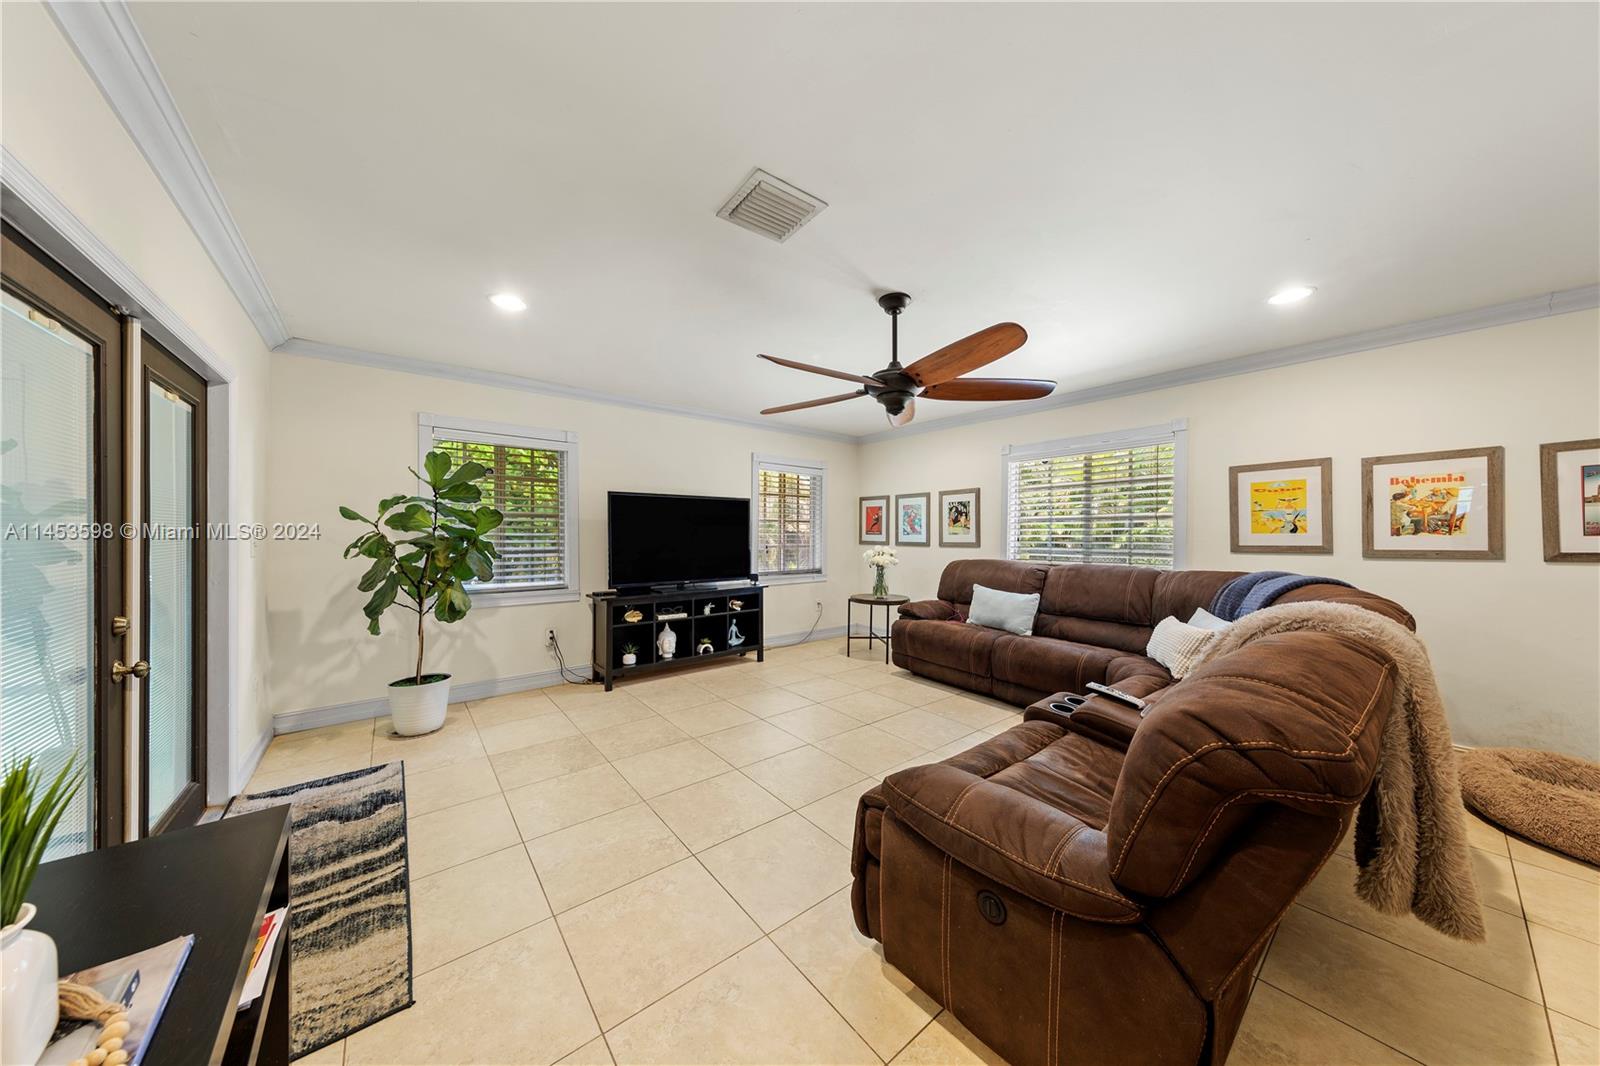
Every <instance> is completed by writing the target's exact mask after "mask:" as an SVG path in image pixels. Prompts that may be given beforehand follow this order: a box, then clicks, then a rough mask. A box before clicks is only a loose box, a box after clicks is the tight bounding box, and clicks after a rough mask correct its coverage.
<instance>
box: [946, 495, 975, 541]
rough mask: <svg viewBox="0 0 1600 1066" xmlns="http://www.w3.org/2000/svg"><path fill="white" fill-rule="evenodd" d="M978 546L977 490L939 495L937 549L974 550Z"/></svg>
mask: <svg viewBox="0 0 1600 1066" xmlns="http://www.w3.org/2000/svg"><path fill="white" fill-rule="evenodd" d="M979 544H980V541H979V537H978V490H977V489H952V490H951V491H949V492H941V493H939V547H941V548H976V547H978V546H979Z"/></svg>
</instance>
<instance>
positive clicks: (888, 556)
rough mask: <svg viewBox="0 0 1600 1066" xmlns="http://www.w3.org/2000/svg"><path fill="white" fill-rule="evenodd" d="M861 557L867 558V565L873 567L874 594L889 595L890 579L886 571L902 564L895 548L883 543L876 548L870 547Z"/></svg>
mask: <svg viewBox="0 0 1600 1066" xmlns="http://www.w3.org/2000/svg"><path fill="white" fill-rule="evenodd" d="M861 558H863V559H865V560H866V561H867V565H868V566H870V567H872V594H873V595H874V596H887V595H889V579H888V577H887V576H886V573H885V572H886V571H887V570H888V569H889V567H891V566H898V565H899V564H900V559H899V557H898V556H897V555H895V552H894V549H893V548H889V547H884V546H882V545H880V546H879V547H876V548H868V549H867V550H866V551H864V552H862V553H861Z"/></svg>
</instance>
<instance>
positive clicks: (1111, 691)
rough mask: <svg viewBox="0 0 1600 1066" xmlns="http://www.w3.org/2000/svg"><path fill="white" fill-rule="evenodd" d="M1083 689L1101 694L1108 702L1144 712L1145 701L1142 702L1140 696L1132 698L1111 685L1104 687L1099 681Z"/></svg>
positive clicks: (1092, 682)
mask: <svg viewBox="0 0 1600 1066" xmlns="http://www.w3.org/2000/svg"><path fill="white" fill-rule="evenodd" d="M1083 687H1084V688H1086V689H1088V690H1089V691H1090V692H1097V693H1099V694H1100V695H1102V696H1104V697H1105V698H1106V699H1108V700H1116V701H1117V702H1118V703H1121V704H1124V705H1125V706H1128V707H1132V708H1133V709H1134V710H1136V711H1142V710H1144V700H1141V699H1140V698H1139V697H1138V696H1131V695H1129V694H1128V693H1126V692H1124V691H1122V690H1121V689H1119V688H1112V687H1111V686H1110V685H1102V684H1100V682H1098V681H1091V682H1089V683H1088V684H1087V685H1085V686H1083Z"/></svg>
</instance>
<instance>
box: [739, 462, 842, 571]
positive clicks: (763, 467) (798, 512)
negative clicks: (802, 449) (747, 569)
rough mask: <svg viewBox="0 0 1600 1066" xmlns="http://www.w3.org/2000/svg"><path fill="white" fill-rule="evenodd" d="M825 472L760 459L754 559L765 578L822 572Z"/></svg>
mask: <svg viewBox="0 0 1600 1066" xmlns="http://www.w3.org/2000/svg"><path fill="white" fill-rule="evenodd" d="M822 483H823V467H822V465H821V464H820V463H808V462H804V461H800V460H794V459H777V458H774V457H771V456H762V455H756V456H753V457H752V460H751V470H750V496H751V507H750V522H751V527H752V528H751V531H750V533H751V549H752V551H751V554H752V557H753V558H754V559H755V566H756V572H757V573H758V574H760V575H761V576H762V577H765V578H774V577H776V578H783V577H792V578H796V579H803V578H806V577H818V576H820V575H821V574H822V572H823V562H824V560H823V536H822V534H823V528H824V527H823V518H822V512H823V487H822Z"/></svg>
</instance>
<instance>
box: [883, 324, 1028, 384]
mask: <svg viewBox="0 0 1600 1066" xmlns="http://www.w3.org/2000/svg"><path fill="white" fill-rule="evenodd" d="M1027 340H1028V331H1027V330H1025V329H1023V328H1022V327H1021V326H1019V325H1017V324H1016V323H1015V322H1001V323H999V324H998V325H994V326H990V327H989V328H988V329H980V330H979V331H978V332H976V333H974V334H973V335H972V336H970V337H963V338H962V339H961V340H958V341H956V342H955V343H954V344H947V345H945V346H944V347H943V348H940V349H939V350H938V351H936V352H934V353H933V354H931V355H925V356H923V357H922V358H921V359H918V360H917V361H916V362H915V363H912V364H911V365H910V366H908V367H906V374H907V375H909V376H910V378H911V380H912V381H915V382H916V383H917V384H918V385H921V386H923V387H927V386H929V385H938V384H942V383H943V382H946V381H949V380H950V379H951V378H958V377H960V376H961V375H962V374H965V373H966V372H967V371H969V370H976V369H978V368H979V367H980V366H987V365H988V364H990V363H992V362H994V361H995V360H996V359H999V358H1000V357H1001V356H1003V355H1009V354H1010V353H1011V352H1014V351H1016V350H1017V349H1018V348H1020V347H1022V346H1023V344H1025V343H1026V342H1027Z"/></svg>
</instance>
